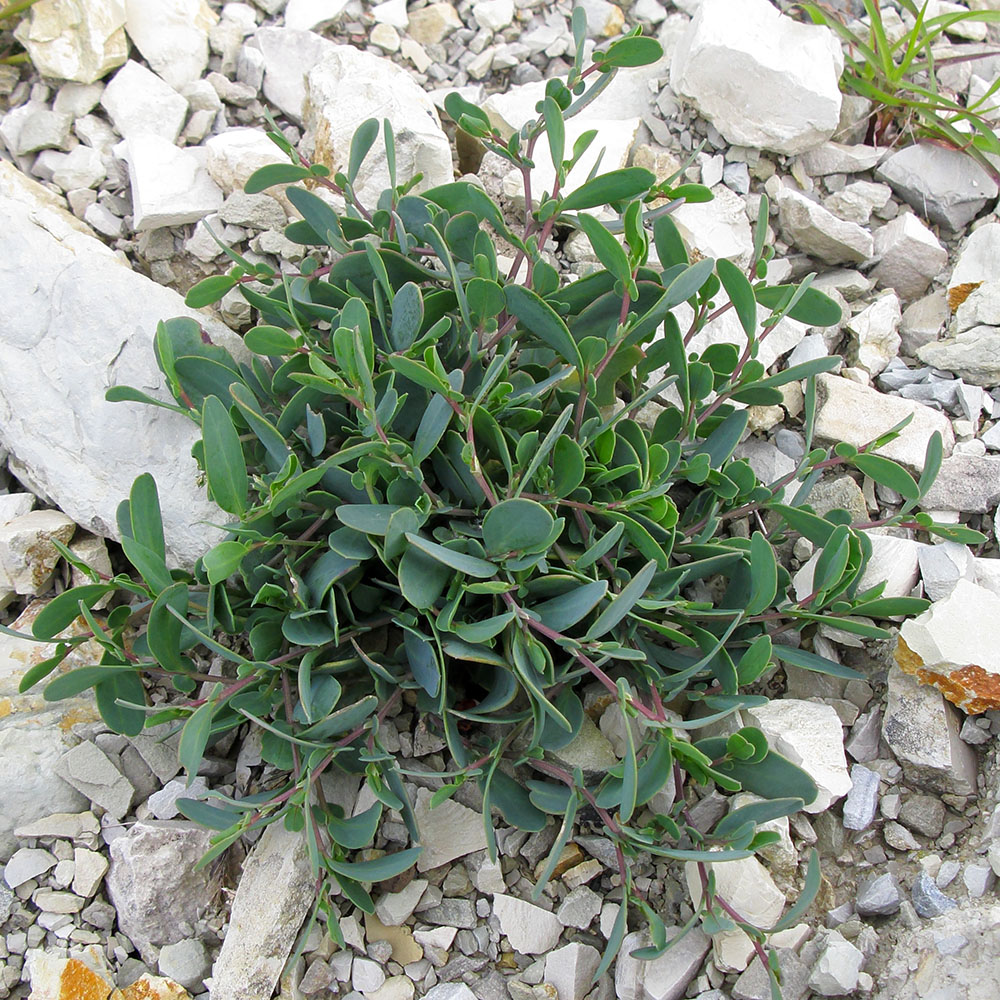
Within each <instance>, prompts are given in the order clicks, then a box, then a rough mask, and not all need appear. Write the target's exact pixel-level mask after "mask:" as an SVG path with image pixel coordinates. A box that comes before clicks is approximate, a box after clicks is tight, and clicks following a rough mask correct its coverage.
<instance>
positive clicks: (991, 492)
mask: <svg viewBox="0 0 1000 1000" xmlns="http://www.w3.org/2000/svg"><path fill="white" fill-rule="evenodd" d="M998 503H1000V458H996V457H994V456H992V455H952V456H951V457H950V458H946V459H944V461H943V462H942V463H941V469H940V471H939V472H938V474H937V478H936V479H935V480H934V483H933V485H932V486H931V488H930V489H929V490H928V491H927V494H926V495H925V496H924V498H923V500H922V501H921V506H922V507H923V508H924V509H925V510H958V511H964V512H966V513H979V514H986V513H989V512H990V511H994V510H996V509H997V504H998Z"/></svg>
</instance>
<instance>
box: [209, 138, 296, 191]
mask: <svg viewBox="0 0 1000 1000" xmlns="http://www.w3.org/2000/svg"><path fill="white" fill-rule="evenodd" d="M205 149H206V150H207V151H208V158H207V160H206V163H205V168H206V169H207V170H208V174H209V176H210V177H211V178H212V180H213V181H215V183H216V184H218V185H219V187H220V188H222V192H223V194H225V195H230V194H232V193H233V192H234V191H242V190H243V185H244V184H246V182H247V180H248V179H249V177H250V175H251V174H252V173H253V172H254V171H255V170H259V169H260V168H261V167H266V166H267V165H268V164H271V163H285V162H287V160H286V158H285V157H284V156H282V154H281V151H280V150H279V149H278V147H277V146H275V144H274V143H273V142H271V140H270V139H268V137H267V136H266V135H265V134H264V133H263V132H261V131H260V130H259V129H255V128H232V129H228V130H227V131H225V132H220V133H219V134H218V135H213V136H212V138H211V139H209V140H208V142H206V143H205ZM276 190H278V189H277V188H268V191H269V192H270V193H271V194H272V195H273V194H274V192H275V191H276Z"/></svg>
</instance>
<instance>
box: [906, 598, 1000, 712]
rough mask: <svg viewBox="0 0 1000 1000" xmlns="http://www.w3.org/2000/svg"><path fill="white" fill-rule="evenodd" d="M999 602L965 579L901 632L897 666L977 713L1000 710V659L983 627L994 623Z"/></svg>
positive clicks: (909, 622)
mask: <svg viewBox="0 0 1000 1000" xmlns="http://www.w3.org/2000/svg"><path fill="white" fill-rule="evenodd" d="M998 614H1000V597H998V596H997V595H996V594H994V593H993V592H992V591H989V590H986V589H984V588H983V587H978V586H976V584H974V583H971V582H969V581H968V580H959V581H958V583H956V585H955V588H954V589H953V590H952V592H951V593H950V594H949V595H948V596H947V597H945V598H943V599H942V600H940V601H936V602H935V603H934V604H932V605H931V606H930V607H929V608H928V609H927V610H926V611H925V612H924V613H923V614H922V615H919V616H918V617H917V618H912V619H907V620H906V621H905V622H903V627H902V628H901V629H900V633H899V639H898V645H897V648H896V662H897V663H898V664H899V665H900V667H902V669H903V670H905V671H906V672H907V673H908V674H913V675H914V676H915V677H916V678H917V679H918V680H920V681H922V682H923V683H925V684H933V685H934V686H935V687H936V688H938V689H939V690H940V691H941V692H942V693H943V694H944V696H945V697H946V698H947V699H948V700H949V701H950V702H952V703H953V704H955V705H958V706H959V708H962V709H964V710H965V711H966V712H970V713H972V714H977V713H979V712H984V711H987V710H989V709H994V708H1000V656H998V654H997V650H996V645H995V643H994V642H993V641H992V637H991V636H990V634H989V633H988V632H987V631H984V629H983V627H982V625H983V623H984V622H990V621H996V620H997V618H996V617H995V616H996V615H998Z"/></svg>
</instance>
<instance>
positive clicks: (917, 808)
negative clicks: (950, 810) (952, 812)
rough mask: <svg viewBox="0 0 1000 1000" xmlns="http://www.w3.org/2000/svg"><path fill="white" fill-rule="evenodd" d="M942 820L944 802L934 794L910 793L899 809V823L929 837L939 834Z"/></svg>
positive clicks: (943, 817)
mask: <svg viewBox="0 0 1000 1000" xmlns="http://www.w3.org/2000/svg"><path fill="white" fill-rule="evenodd" d="M944 820H945V808H944V803H943V802H942V801H941V800H940V799H939V798H938V797H937V796H935V795H911V796H909V798H907V799H906V800H905V801H904V802H903V804H902V806H901V807H900V810H899V821H900V823H902V824H903V825H904V826H907V827H909V828H910V829H911V830H914V831H916V832H917V833H922V834H923V835H924V836H925V837H930V838H931V839H933V838H935V837H940V836H941V831H942V830H943V829H944Z"/></svg>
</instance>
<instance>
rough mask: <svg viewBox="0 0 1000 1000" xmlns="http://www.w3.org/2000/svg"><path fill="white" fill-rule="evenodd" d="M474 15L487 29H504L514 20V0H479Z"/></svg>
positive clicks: (473, 6) (473, 9) (479, 23)
mask: <svg viewBox="0 0 1000 1000" xmlns="http://www.w3.org/2000/svg"><path fill="white" fill-rule="evenodd" d="M472 17H473V19H474V20H475V22H476V24H478V25H479V27H480V28H482V29H483V30H485V31H503V29H504V28H506V27H507V25H509V24H510V23H511V21H513V20H514V0H478V2H477V3H474V4H473V5H472Z"/></svg>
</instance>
